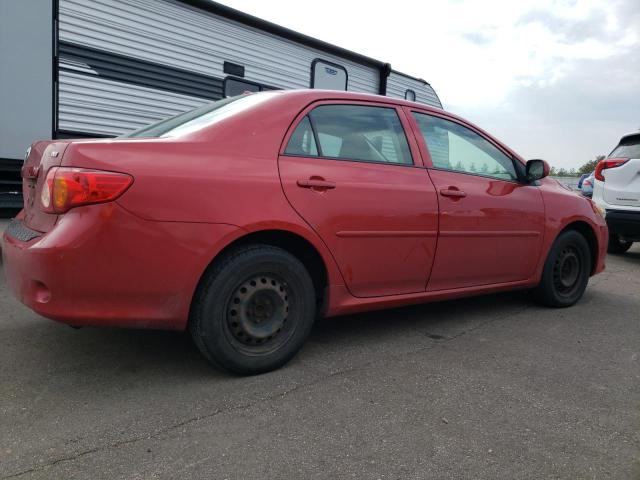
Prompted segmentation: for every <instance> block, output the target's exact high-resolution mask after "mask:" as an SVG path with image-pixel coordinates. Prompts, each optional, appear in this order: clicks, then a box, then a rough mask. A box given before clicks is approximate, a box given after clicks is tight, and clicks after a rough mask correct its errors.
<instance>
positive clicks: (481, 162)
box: [414, 113, 518, 180]
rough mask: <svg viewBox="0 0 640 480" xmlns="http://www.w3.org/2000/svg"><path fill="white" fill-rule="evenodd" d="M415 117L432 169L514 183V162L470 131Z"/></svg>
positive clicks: (447, 122) (430, 117) (516, 176)
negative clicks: (512, 181) (427, 150)
mask: <svg viewBox="0 0 640 480" xmlns="http://www.w3.org/2000/svg"><path fill="white" fill-rule="evenodd" d="M414 115H415V118H416V121H417V122H418V126H419V127H420V132H421V133H422V136H423V137H424V141H425V143H426V144H427V148H428V149H429V155H430V156H431V162H432V163H433V166H434V167H435V168H439V169H442V170H452V171H455V172H462V173H471V174H477V175H484V176H487V177H494V178H499V179H501V180H517V178H518V175H517V173H516V170H515V166H514V165H513V160H511V158H510V157H508V156H507V155H505V154H504V153H502V152H501V151H500V150H499V149H498V148H497V147H496V146H494V145H493V144H492V143H491V142H489V141H488V140H486V139H485V138H483V137H481V136H480V135H478V134H477V133H476V132H474V131H473V130H471V129H469V128H467V127H464V126H462V125H460V124H458V123H455V122H451V121H449V120H445V119H443V118H439V117H433V116H431V115H425V114H421V113H414Z"/></svg>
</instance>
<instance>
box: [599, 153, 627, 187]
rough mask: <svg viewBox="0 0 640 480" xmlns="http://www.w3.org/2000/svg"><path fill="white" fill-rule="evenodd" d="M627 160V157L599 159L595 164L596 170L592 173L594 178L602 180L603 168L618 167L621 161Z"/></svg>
mask: <svg viewBox="0 0 640 480" xmlns="http://www.w3.org/2000/svg"><path fill="white" fill-rule="evenodd" d="M628 160H629V159H628V158H605V159H604V160H600V161H599V162H598V164H597V165H596V171H595V173H594V176H595V177H596V180H600V181H601V182H604V175H603V174H602V171H603V170H606V169H608V168H615V167H619V166H620V165H622V164H623V163H626V162H627V161H628Z"/></svg>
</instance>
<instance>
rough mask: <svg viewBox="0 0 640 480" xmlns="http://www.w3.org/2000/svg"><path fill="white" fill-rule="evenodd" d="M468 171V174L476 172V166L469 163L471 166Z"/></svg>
mask: <svg viewBox="0 0 640 480" xmlns="http://www.w3.org/2000/svg"><path fill="white" fill-rule="evenodd" d="M469 171H470V172H477V171H478V170H477V169H476V164H475V163H471V165H470V166H469Z"/></svg>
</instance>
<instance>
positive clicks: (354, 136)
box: [285, 105, 413, 165]
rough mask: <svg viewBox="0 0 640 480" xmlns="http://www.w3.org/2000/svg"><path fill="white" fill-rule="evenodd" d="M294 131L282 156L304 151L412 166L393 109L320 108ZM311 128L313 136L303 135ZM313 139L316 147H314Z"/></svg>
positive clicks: (404, 138) (323, 106) (404, 137)
mask: <svg viewBox="0 0 640 480" xmlns="http://www.w3.org/2000/svg"><path fill="white" fill-rule="evenodd" d="M308 118H309V121H308V122H309V124H308V126H307V123H306V122H307V117H305V119H303V120H302V121H301V123H300V124H299V125H298V127H296V130H295V131H294V133H293V135H292V136H291V139H290V140H289V145H287V149H286V150H285V153H290V154H296V153H295V152H296V151H300V150H301V149H304V148H306V147H304V145H306V143H305V138H308V139H309V142H310V143H311V145H310V146H309V147H308V148H309V149H308V150H307V151H308V152H309V153H311V154H312V153H313V152H317V154H318V155H319V156H321V157H328V158H336V159H341V160H359V161H366V162H384V163H395V164H405V165H411V164H413V160H412V159H411V152H410V150H409V145H408V143H407V137H406V136H405V133H404V129H403V127H402V123H401V122H400V118H399V117H398V113H397V112H396V110H395V109H393V108H385V107H369V106H364V105H321V106H319V107H316V108H315V109H313V110H312V111H311V112H310V113H309V115H308ZM309 126H310V127H311V129H312V130H311V133H314V132H313V129H315V135H313V136H312V135H309V134H305V132H308V131H309ZM316 138H317V141H318V145H317V146H315V147H314V145H315V139H316Z"/></svg>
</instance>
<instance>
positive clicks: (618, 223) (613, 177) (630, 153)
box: [593, 132, 640, 253]
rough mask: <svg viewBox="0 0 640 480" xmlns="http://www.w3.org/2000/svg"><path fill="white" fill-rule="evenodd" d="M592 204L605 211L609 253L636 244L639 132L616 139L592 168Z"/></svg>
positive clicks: (639, 218) (639, 230) (639, 191)
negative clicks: (617, 141)
mask: <svg viewBox="0 0 640 480" xmlns="http://www.w3.org/2000/svg"><path fill="white" fill-rule="evenodd" d="M593 201H594V202H595V203H596V205H598V206H599V207H600V208H602V209H603V210H605V211H606V219H607V226H608V227H609V253H624V252H626V251H627V250H629V248H630V247H631V245H632V244H633V242H640V132H635V133H630V134H629V135H625V136H624V137H622V138H621V139H620V142H619V143H618V146H617V147H616V148H614V149H613V151H612V152H611V153H610V154H609V156H608V157H607V158H605V159H604V160H601V161H600V163H598V165H597V166H596V170H595V179H594V185H593Z"/></svg>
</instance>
